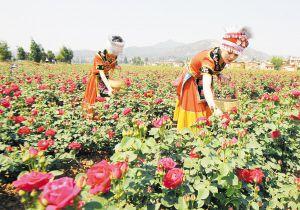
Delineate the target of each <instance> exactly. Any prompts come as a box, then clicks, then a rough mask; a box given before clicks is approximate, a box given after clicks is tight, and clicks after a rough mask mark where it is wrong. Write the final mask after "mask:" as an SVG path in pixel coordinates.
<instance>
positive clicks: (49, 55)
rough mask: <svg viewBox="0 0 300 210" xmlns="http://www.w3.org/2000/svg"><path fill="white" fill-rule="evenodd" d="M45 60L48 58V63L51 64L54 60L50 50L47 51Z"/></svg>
mask: <svg viewBox="0 0 300 210" xmlns="http://www.w3.org/2000/svg"><path fill="white" fill-rule="evenodd" d="M47 58H48V60H49V62H52V61H53V60H54V59H55V55H54V53H53V52H52V51H51V50H48V51H47Z"/></svg>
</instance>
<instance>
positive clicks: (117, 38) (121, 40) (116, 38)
mask: <svg viewBox="0 0 300 210" xmlns="http://www.w3.org/2000/svg"><path fill="white" fill-rule="evenodd" d="M112 41H113V42H123V39H122V37H120V36H113V37H112Z"/></svg>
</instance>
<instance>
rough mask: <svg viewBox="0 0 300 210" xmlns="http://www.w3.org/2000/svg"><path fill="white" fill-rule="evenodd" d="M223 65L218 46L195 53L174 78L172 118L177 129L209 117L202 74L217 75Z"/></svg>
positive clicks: (187, 126)
mask: <svg viewBox="0 0 300 210" xmlns="http://www.w3.org/2000/svg"><path fill="white" fill-rule="evenodd" d="M224 67H225V63H224V62H223V60H222V58H221V51H220V48H218V47H216V48H214V49H211V50H205V51H202V52H200V53H198V54H197V55H195V56H194V57H193V58H192V60H191V62H190V64H189V66H188V67H187V68H186V69H184V71H183V73H182V74H181V75H180V76H179V77H178V78H177V79H176V81H175V86H176V88H177V90H176V91H177V96H178V99H177V102H176V107H175V111H174V120H175V121H177V129H178V130H182V129H184V128H189V127H191V126H192V125H193V124H194V123H195V122H196V121H197V119H198V118H200V117H207V118H208V117H209V116H210V115H211V114H212V112H211V110H210V108H209V107H208V105H207V102H206V101H205V98H204V94H203V86H202V76H203V74H205V73H207V74H211V75H218V74H220V72H221V70H222V69H223V68H224Z"/></svg>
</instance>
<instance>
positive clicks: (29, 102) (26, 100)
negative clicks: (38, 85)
mask: <svg viewBox="0 0 300 210" xmlns="http://www.w3.org/2000/svg"><path fill="white" fill-rule="evenodd" d="M34 102H35V98H34V97H30V98H26V99H25V103H26V105H27V106H30V105H32V104H34Z"/></svg>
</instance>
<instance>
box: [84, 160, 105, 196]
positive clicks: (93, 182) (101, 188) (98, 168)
mask: <svg viewBox="0 0 300 210" xmlns="http://www.w3.org/2000/svg"><path fill="white" fill-rule="evenodd" d="M87 184H88V185H90V186H91V189H90V193H92V194H97V193H99V192H101V193H107V192H108V191H109V190H110V165H109V164H108V162H107V161H106V160H102V161H101V162H99V163H97V164H95V165H93V166H92V167H91V168H90V169H89V170H88V171H87Z"/></svg>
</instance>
